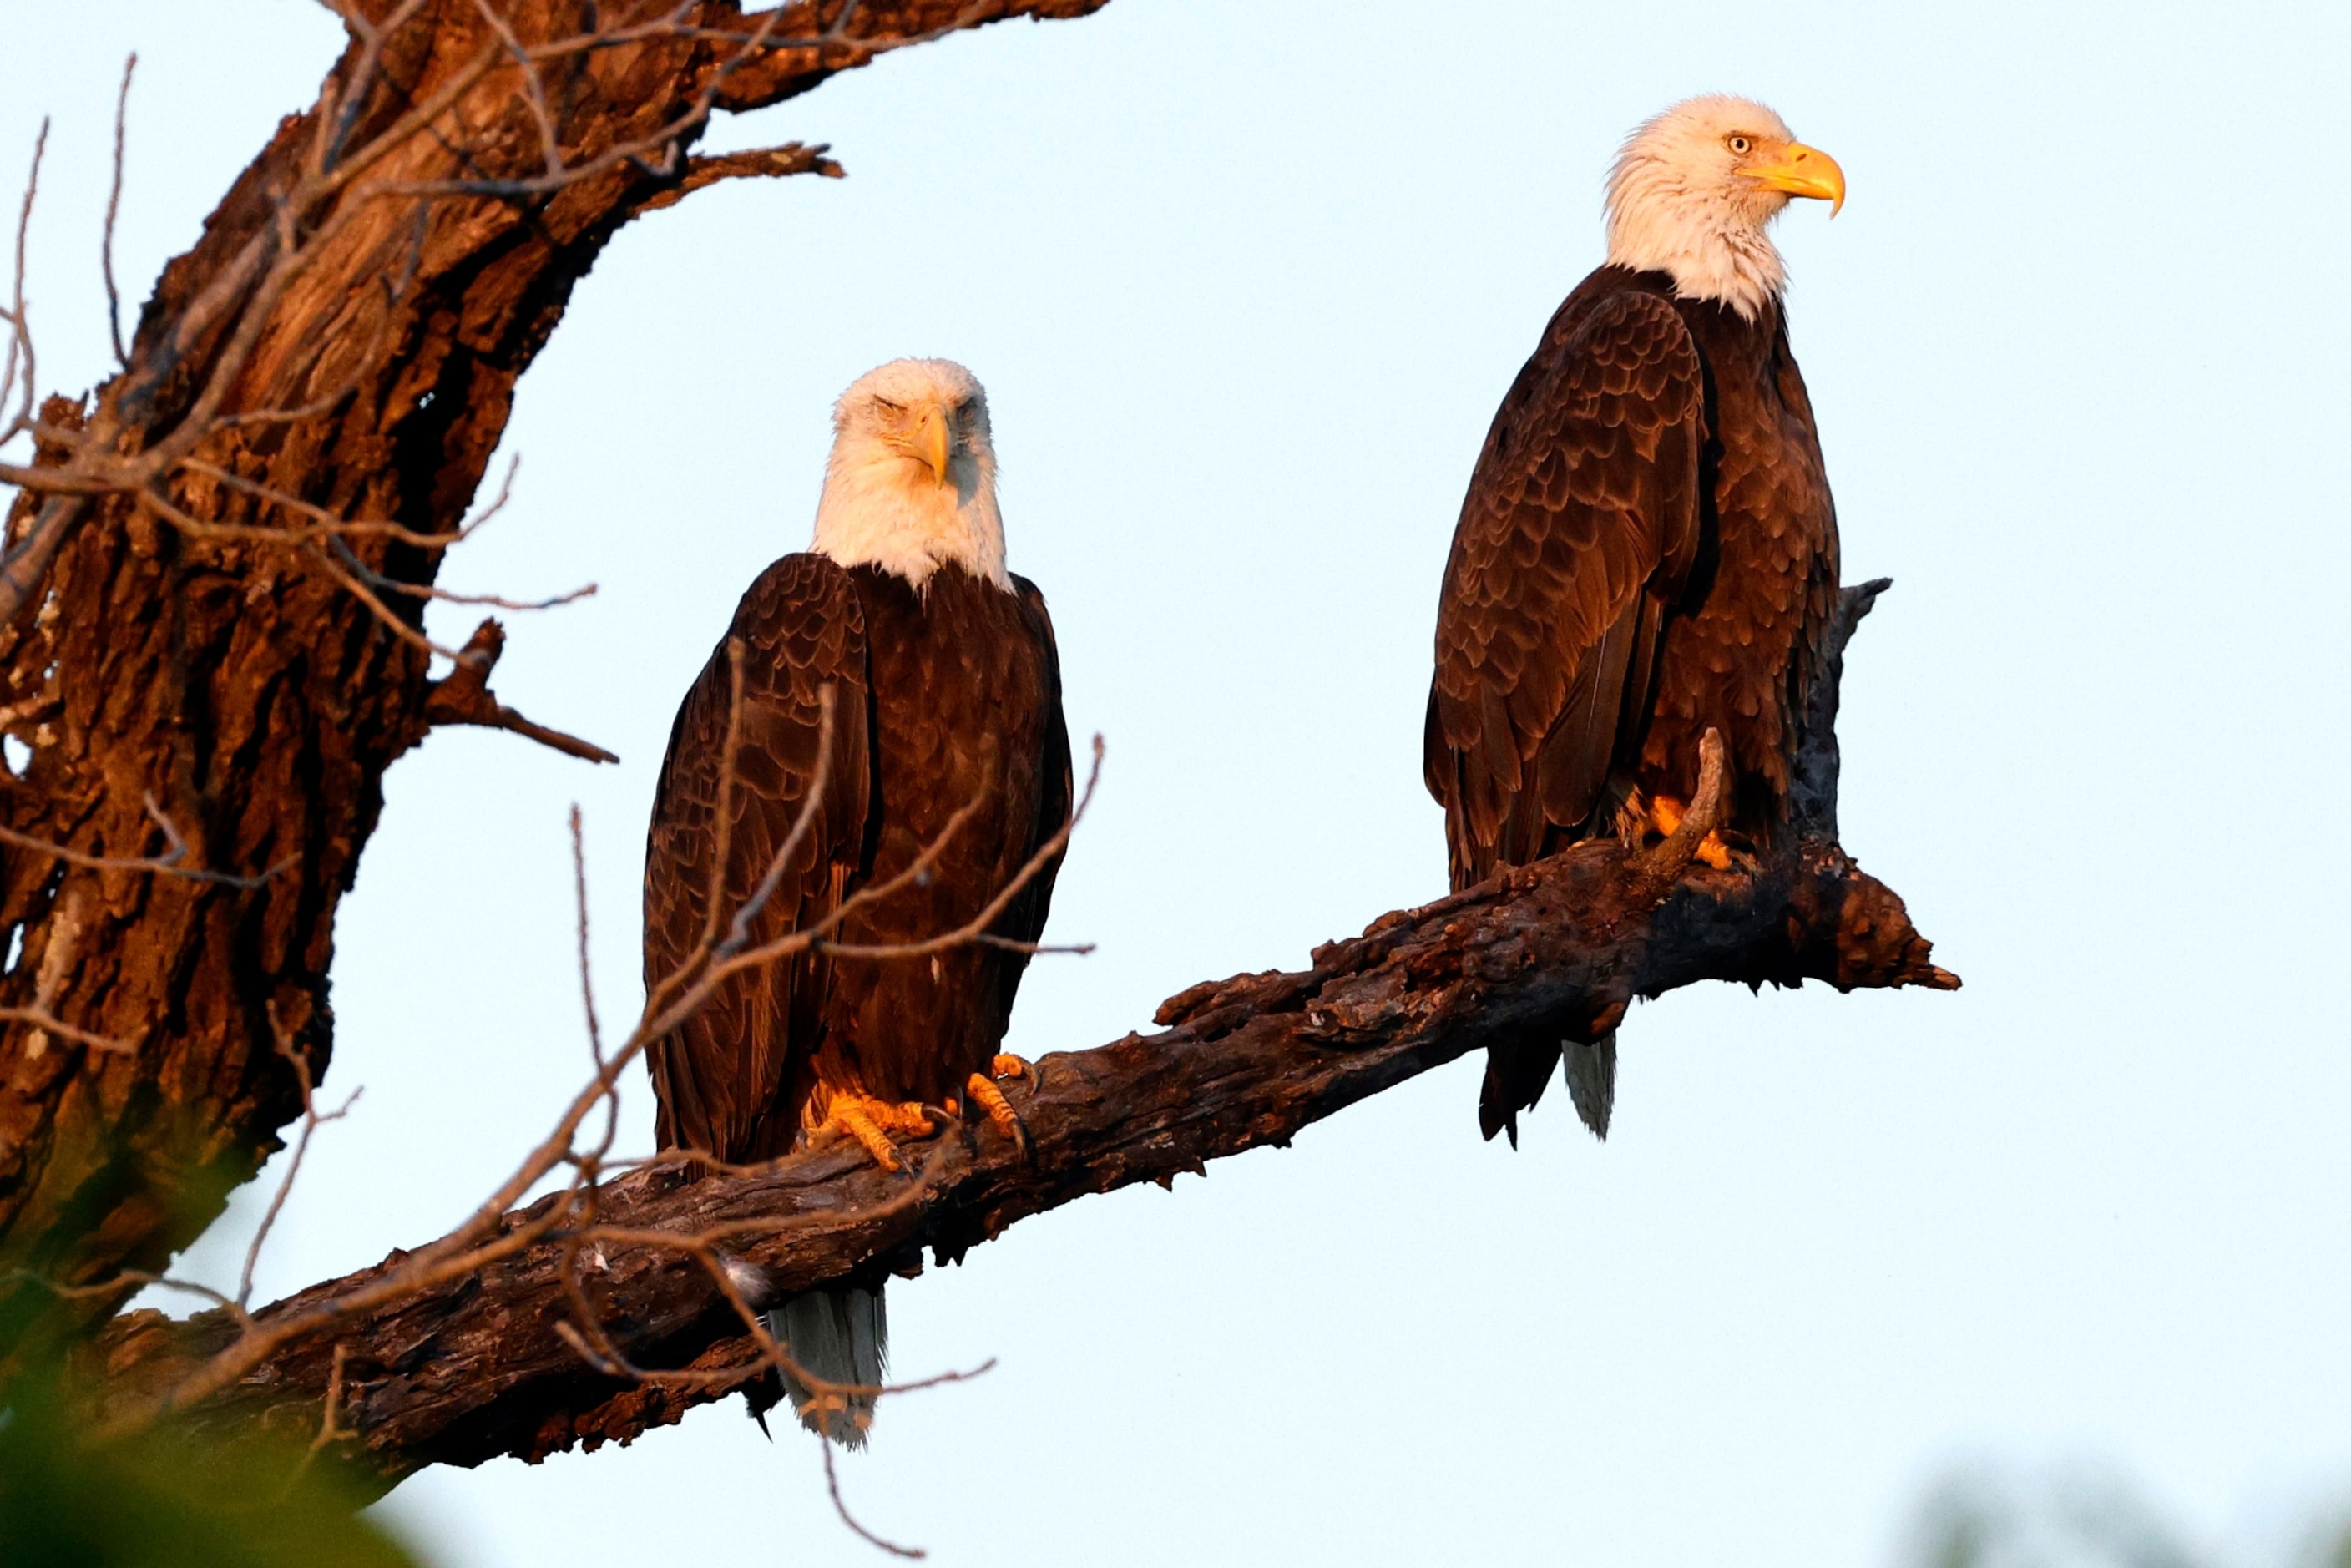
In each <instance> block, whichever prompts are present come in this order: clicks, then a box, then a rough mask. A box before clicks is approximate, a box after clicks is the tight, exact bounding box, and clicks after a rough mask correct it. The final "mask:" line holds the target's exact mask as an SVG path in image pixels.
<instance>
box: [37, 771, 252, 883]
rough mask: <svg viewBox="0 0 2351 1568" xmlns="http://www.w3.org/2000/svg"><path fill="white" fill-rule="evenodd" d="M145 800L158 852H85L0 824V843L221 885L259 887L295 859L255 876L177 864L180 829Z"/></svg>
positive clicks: (104, 866) (103, 867)
mask: <svg viewBox="0 0 2351 1568" xmlns="http://www.w3.org/2000/svg"><path fill="white" fill-rule="evenodd" d="M145 800H146V804H147V815H148V818H149V819H150V820H151V821H153V822H154V824H155V825H156V826H157V827H158V828H161V829H162V831H163V841H164V848H163V852H162V854H159V855H141V856H138V857H127V856H121V855H93V854H85V853H83V852H81V851H79V850H76V849H68V848H67V847H66V846H65V845H63V844H53V843H51V842H49V841H47V840H46V839H37V838H34V837H33V836H32V835H30V834H29V833H20V832H18V831H16V830H15V829H14V828H0V844H7V845H10V846H11V847H13V848H16V849H20V850H25V851H27V852H30V853H33V854H37V855H47V856H49V857H50V858H52V859H54V860H61V861H63V862H66V863H67V864H68V865H78V866H81V867H84V868H86V869H88V870H90V871H127V872H140V873H149V874H152V875H155V876H177V877H185V878H186V879H187V880H189V881H190V882H209V883H217V884H219V885H220V886H223V887H238V888H255V887H259V886H260V885H261V884H262V883H266V882H267V881H268V880H269V879H270V878H271V877H274V876H276V875H277V874H278V873H281V872H284V871H287V870H288V869H289V868H291V867H292V866H293V864H294V863H295V862H293V861H291V860H286V861H280V862H278V863H277V864H276V865H274V866H271V867H270V868H269V869H268V870H267V871H265V872H263V873H261V874H260V875H258V876H236V875H233V874H231V873H228V872H225V871H199V870H196V869H194V868H193V867H189V866H183V865H182V864H180V859H181V857H182V856H183V855H185V854H186V853H187V852H188V843H187V841H186V840H185V839H183V838H182V837H181V836H180V830H179V829H178V828H177V827H175V826H173V825H172V819H171V818H169V817H167V816H165V815H164V814H163V809H162V807H161V806H159V805H157V804H156V803H155V797H154V796H153V795H152V794H150V795H148V796H146V797H145Z"/></svg>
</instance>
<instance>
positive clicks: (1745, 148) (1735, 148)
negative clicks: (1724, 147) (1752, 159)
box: [1730, 136, 1755, 158]
mask: <svg viewBox="0 0 2351 1568" xmlns="http://www.w3.org/2000/svg"><path fill="white" fill-rule="evenodd" d="M1730 150H1731V151H1732V152H1736V153H1737V154H1739V156H1740V157H1741V158H1744V157H1746V156H1747V155H1748V154H1749V153H1750V152H1753V151H1754V150H1755V143H1754V142H1753V141H1750V140H1748V139H1747V138H1746V137H1744V136H1734V137H1732V138H1731V139H1730Z"/></svg>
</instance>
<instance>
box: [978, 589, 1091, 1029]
mask: <svg viewBox="0 0 2351 1568" xmlns="http://www.w3.org/2000/svg"><path fill="white" fill-rule="evenodd" d="M1012 585H1013V590H1014V591H1015V592H1016V593H1018V594H1019V599H1020V610H1021V618H1022V620H1023V621H1025V622H1027V624H1028V627H1029V635H1030V636H1032V637H1034V638H1035V639H1036V640H1037V643H1038V645H1039V647H1040V649H1041V650H1042V652H1043V653H1044V664H1045V736H1044V739H1045V755H1044V768H1043V773H1042V783H1043V788H1042V789H1040V791H1039V793H1038V800H1037V821H1036V825H1035V827H1034V829H1033V830H1032V831H1031V832H1030V835H1029V845H1028V848H1027V849H1026V850H1025V851H1024V852H1023V854H1022V858H1023V861H1024V862H1025V861H1026V860H1027V858H1028V857H1029V856H1031V855H1034V854H1035V853H1036V852H1038V851H1039V850H1040V849H1042V848H1043V847H1044V846H1045V844H1046V842H1047V841H1049V840H1050V839H1051V838H1052V836H1053V835H1054V834H1056V833H1058V832H1060V831H1061V824H1062V823H1064V822H1066V821H1069V820H1070V810H1071V806H1072V805H1073V804H1074V803H1075V801H1076V799H1077V796H1076V788H1077V780H1076V777H1075V774H1074V772H1073V771H1072V769H1071V758H1070V725H1069V719H1068V717H1067V716H1065V715H1064V714H1063V713H1062V711H1061V647H1060V644H1059V643H1056V642H1055V641H1054V637H1053V617H1052V615H1051V614H1050V612H1048V611H1047V610H1046V608H1045V595H1044V594H1043V593H1042V592H1041V591H1040V590H1039V589H1038V587H1037V585H1036V584H1035V583H1033V582H1031V581H1029V580H1028V579H1027V578H1025V577H1019V576H1015V577H1014V578H1013V580H1012ZM1062 859H1063V856H1061V855H1056V856H1054V857H1053V858H1052V859H1051V860H1050V861H1048V862H1046V863H1045V865H1044V866H1043V867H1042V868H1040V870H1039V871H1038V873H1037V874H1036V876H1035V877H1034V878H1032V879H1031V880H1030V882H1029V885H1028V887H1026V888H1025V889H1023V890H1022V892H1021V894H1020V896H1019V897H1018V898H1016V899H1014V900H1013V902H1012V904H1011V905H1010V906H1009V907H1008V908H1007V909H1006V910H1005V912H1004V917H1003V919H1002V921H1001V922H999V924H998V927H997V929H998V934H999V935H1001V936H1008V937H1010V938H1011V939H1012V940H1013V941H1015V942H1035V941H1037V940H1039V939H1040V938H1041V937H1042V936H1044V934H1045V921H1046V918H1047V917H1048V916H1049V915H1051V913H1052V909H1053V883H1054V882H1055V881H1056V880H1057V879H1059V877H1060V876H1061V861H1062ZM998 957H999V959H1000V960H1002V962H1001V963H1000V965H999V967H998V971H997V973H998V976H999V977H1000V984H1001V1000H1002V1006H1003V1009H1004V1019H1005V1021H1006V1022H1007V1023H1009V1022H1010V1020H1011V1018H1012V1002H1013V998H1014V997H1015V996H1016V995H1017V994H1018V993H1019V989H1020V978H1021V977H1022V976H1023V975H1025V974H1027V973H1028V970H1029V955H1027V954H1026V953H1001V954H999V955H998Z"/></svg>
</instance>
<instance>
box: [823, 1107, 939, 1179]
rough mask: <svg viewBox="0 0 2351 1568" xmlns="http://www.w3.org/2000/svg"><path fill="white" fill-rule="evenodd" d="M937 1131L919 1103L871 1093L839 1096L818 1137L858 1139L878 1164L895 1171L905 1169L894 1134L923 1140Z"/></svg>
mask: <svg viewBox="0 0 2351 1568" xmlns="http://www.w3.org/2000/svg"><path fill="white" fill-rule="evenodd" d="M937 1130H938V1129H937V1128H936V1127H935V1125H933V1124H932V1122H931V1118H930V1114H929V1113H928V1112H926V1111H925V1110H924V1108H923V1107H922V1105H921V1103H918V1102H915V1101H911V1100H910V1101H908V1102H907V1103H904V1104H903V1105H897V1104H893V1103H890V1102H889V1101H887V1100H877V1099H875V1098H874V1097H873V1096H872V1095H870V1094H835V1095H834V1096H833V1097H832V1099H831V1103H828V1104H827V1105H826V1106H825V1117H824V1120H823V1121H822V1122H820V1123H819V1124H817V1126H816V1129H815V1134H816V1137H817V1139H819V1140H820V1139H821V1138H822V1137H823V1136H824V1135H825V1134H836V1135H842V1136H847V1137H852V1138H854V1139H856V1140H857V1141H858V1143H859V1144H860V1145H862V1146H863V1148H864V1150H865V1152H866V1153H867V1154H869V1155H872V1156H873V1163H874V1164H875V1165H877V1166H881V1167H882V1168H883V1170H885V1171H894V1170H898V1169H901V1168H902V1166H900V1163H899V1160H898V1148H897V1145H895V1144H893V1143H892V1142H891V1141H890V1135H891V1134H893V1133H895V1134H900V1135H902V1136H905V1137H912V1138H922V1137H928V1136H929V1135H930V1134H933V1133H935V1132H936V1131H937Z"/></svg>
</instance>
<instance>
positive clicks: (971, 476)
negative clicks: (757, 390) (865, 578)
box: [815, 443, 1012, 592]
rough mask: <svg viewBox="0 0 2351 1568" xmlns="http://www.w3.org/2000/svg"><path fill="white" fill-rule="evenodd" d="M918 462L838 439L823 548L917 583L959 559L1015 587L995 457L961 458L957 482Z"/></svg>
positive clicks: (822, 526)
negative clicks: (917, 469) (921, 470)
mask: <svg viewBox="0 0 2351 1568" xmlns="http://www.w3.org/2000/svg"><path fill="white" fill-rule="evenodd" d="M912 466H913V465H909V464H908V463H906V462H905V461H904V459H903V458H901V457H899V456H898V455H895V454H891V453H881V454H874V453H871V452H868V451H865V450H863V449H862V448H860V447H857V446H853V445H852V444H849V443H842V444H840V445H837V446H835V448H834V449H833V455H832V460H831V462H830V463H828V464H827V465H825V476H824V495H823V496H822V497H821V498H820V499H819V500H818V502H817V507H816V541H815V549H816V552H817V553H818V554H819V555H823V556H830V557H831V559H834V560H836V561H838V562H840V563H841V565H842V566H872V567H876V568H879V569H880V570H883V571H887V572H891V573H893V574H894V575H896V576H899V577H902V578H904V579H905V580H907V581H908V582H909V583H912V584H913V585H914V588H915V590H916V591H922V590H923V589H924V588H925V586H926V585H927V584H928V583H929V581H930V579H931V574H932V573H933V572H935V571H936V570H938V569H939V568H940V567H943V566H946V565H947V564H949V563H950V562H952V563H953V564H955V565H956V566H960V567H962V568H963V569H964V570H966V571H967V572H969V573H971V574H972V576H974V577H977V578H979V579H981V580H985V581H987V582H992V583H994V584H995V585H996V586H997V587H998V588H1000V589H1003V590H1005V591H1008V592H1009V591H1011V588H1012V579H1011V577H1010V576H1009V575H1008V573H1007V572H1006V570H1005V569H1004V522H1003V519H1002V518H1001V517H999V516H998V512H997V509H996V473H995V465H994V464H993V463H992V462H987V463H982V462H974V461H970V460H969V459H959V460H958V461H957V463H956V469H957V470H958V471H957V473H956V483H954V484H952V485H941V484H937V483H935V482H934V481H933V480H932V479H931V478H930V476H928V475H927V474H921V475H920V476H915V475H914V474H910V473H909V469H910V468H911V467H912Z"/></svg>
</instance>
